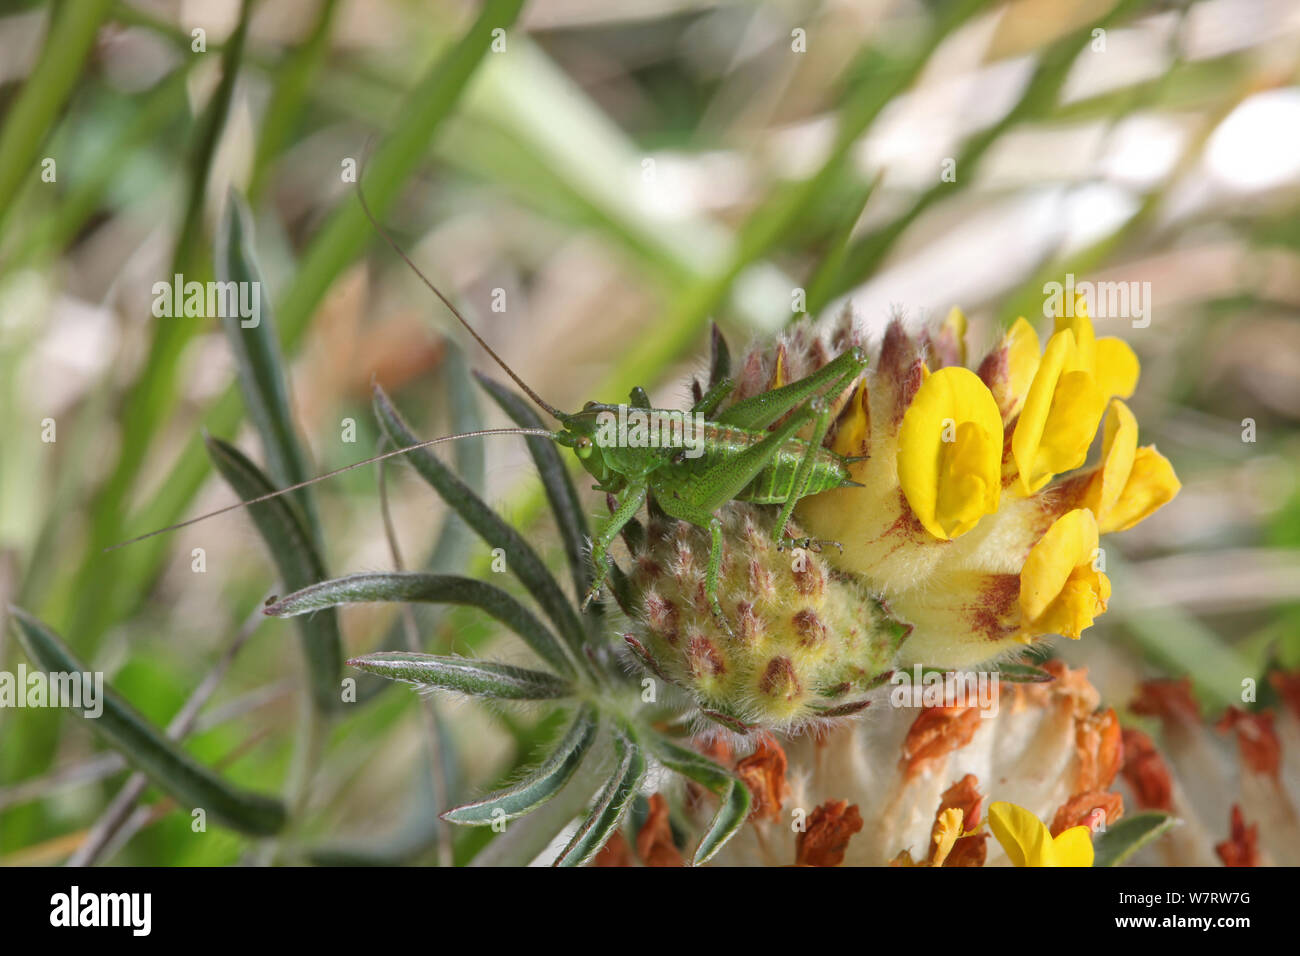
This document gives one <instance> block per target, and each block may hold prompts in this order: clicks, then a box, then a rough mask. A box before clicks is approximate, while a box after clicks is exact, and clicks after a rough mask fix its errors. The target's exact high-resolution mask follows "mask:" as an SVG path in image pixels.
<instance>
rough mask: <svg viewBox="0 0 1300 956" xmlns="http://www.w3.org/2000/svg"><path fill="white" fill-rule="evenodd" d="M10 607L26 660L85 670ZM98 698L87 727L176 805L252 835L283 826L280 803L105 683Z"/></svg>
mask: <svg viewBox="0 0 1300 956" xmlns="http://www.w3.org/2000/svg"><path fill="white" fill-rule="evenodd" d="M10 612H11V614H12V615H13V622H14V631H15V633H16V634H17V636H18V641H19V643H20V644H22V646H23V650H25V651H26V652H27V656H28V657H29V658H31V660H32V663H34V664H36V665H37V666H38V667H40V668H42V669H43V670H44V671H46V672H48V673H49V674H72V675H86V674H87V673H88V668H87V667H86V665H85V664H83V663H82V662H81V661H80V660H78V659H77V657H76V656H75V655H74V654H73V653H72V651H71V649H70V648H69V647H68V646H67V645H66V644H64V643H63V641H62V640H60V639H59V637H58V636H57V635H56V634H55V633H54V632H53V631H51V630H50V629H49V628H47V627H46V626H45V625H44V624H42V623H41V622H40V621H38V620H37V619H36V618H34V617H32V616H31V615H30V614H28V613H27V612H26V611H24V610H22V609H21V608H16V607H15V608H10ZM82 680H83V682H84V683H83V687H84V688H85V690H86V691H87V692H93V690H94V685H93V684H91V682H90V681H89V680H88V679H86V678H85V677H82ZM84 702H85V699H84V697H83V703H84ZM102 704H103V712H102V713H100V714H99V716H97V717H96V716H93V715H92V714H91V713H90V712H83V716H84V717H86V719H87V720H88V721H89V723H90V726H91V728H92V729H93V730H94V731H95V732H96V733H98V734H99V735H100V736H101V737H103V738H104V740H105V741H106V742H107V743H108V744H109V745H110V746H111V747H113V749H115V750H117V751H118V752H119V753H121V754H122V756H124V757H125V758H126V759H127V760H128V761H130V762H131V764H132V765H134V766H135V767H136V768H137V769H138V770H140V771H141V772H142V773H144V774H145V776H147V777H148V778H149V779H150V780H151V781H153V783H155V784H156V785H157V786H158V787H160V788H161V789H162V790H165V791H166V792H167V793H168V794H170V795H171V796H173V797H174V798H175V799H176V802H177V803H178V804H180V805H181V806H182V807H186V808H202V809H203V810H205V811H206V812H208V813H210V814H211V815H212V816H213V817H214V818H216V819H217V820H220V821H221V822H222V823H224V824H225V825H227V826H229V827H231V828H233V829H236V830H239V831H241V832H243V833H249V834H253V835H255V836H267V835H270V834H272V833H276V832H278V831H279V830H280V829H281V828H282V827H283V826H284V823H285V808H284V804H282V803H281V802H280V801H279V800H277V799H276V798H274V797H270V796H266V795H263V794H260V793H253V792H250V791H248V790H243V789H240V788H238V787H235V786H232V785H231V784H229V783H227V782H226V781H225V780H224V779H222V778H221V777H220V776H218V775H217V774H216V773H214V772H213V771H212V770H210V769H208V768H207V767H205V766H203V765H202V764H201V763H199V762H198V761H197V760H195V759H194V758H193V757H191V756H190V755H189V754H187V753H186V752H185V751H184V750H181V749H180V747H178V746H177V745H176V744H175V743H173V742H172V741H170V740H168V739H167V737H166V735H165V734H163V733H162V731H160V730H159V729H158V728H156V727H154V726H153V724H151V723H150V722H149V721H148V719H147V718H145V717H144V715H143V714H141V713H140V712H139V711H137V710H136V709H135V708H134V707H132V706H131V705H130V704H129V703H127V702H126V701H125V700H124V699H123V698H122V697H120V696H119V695H118V694H117V692H116V691H114V690H113V689H112V688H111V687H109V686H108V685H107V684H105V685H104V686H103V698H102Z"/></svg>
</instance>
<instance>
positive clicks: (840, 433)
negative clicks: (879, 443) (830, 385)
mask: <svg viewBox="0 0 1300 956" xmlns="http://www.w3.org/2000/svg"><path fill="white" fill-rule="evenodd" d="M870 438H871V399H870V396H869V393H868V392H867V380H866V378H865V377H864V378H863V379H862V381H860V382H858V387H857V389H856V390H855V391H854V393H853V398H851V399H849V405H848V408H846V409H845V410H844V412H843V415H842V417H841V418H840V422H839V428H838V429H837V430H836V432H835V440H834V441H833V442H832V443H831V449H832V450H833V451H834V452H835V453H836V454H837V455H843V456H845V457H851V456H855V455H865V454H866V453H867V443H868V441H869V440H870Z"/></svg>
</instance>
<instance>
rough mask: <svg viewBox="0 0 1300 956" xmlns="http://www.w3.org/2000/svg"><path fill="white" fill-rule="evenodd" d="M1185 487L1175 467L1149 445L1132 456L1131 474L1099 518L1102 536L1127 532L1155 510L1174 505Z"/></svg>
mask: <svg viewBox="0 0 1300 956" xmlns="http://www.w3.org/2000/svg"><path fill="white" fill-rule="evenodd" d="M1180 488H1182V484H1181V483H1179V481H1178V476H1177V475H1175V474H1174V466H1173V465H1171V464H1170V463H1169V459H1167V458H1166V457H1165V456H1164V455H1162V454H1160V452H1158V451H1156V450H1155V448H1154V447H1152V446H1150V445H1148V446H1147V447H1145V448H1139V449H1138V450H1137V451H1136V453H1135V454H1134V456H1133V467H1132V468H1131V469H1130V470H1129V474H1128V481H1127V482H1126V483H1125V485H1124V490H1123V492H1121V493H1120V495H1119V498H1118V500H1116V502H1115V504H1114V505H1113V506H1112V507H1110V508H1109V509H1107V510H1106V511H1105V512H1104V514H1103V516H1101V517H1099V518H1098V525H1099V527H1100V529H1101V530H1102V532H1104V533H1107V534H1109V533H1111V532H1114V531H1126V530H1127V529H1129V528H1131V527H1133V526H1134V525H1135V524H1137V523H1138V522H1139V521H1142V520H1143V519H1144V518H1146V517H1147V515H1149V514H1151V513H1152V512H1153V511H1155V510H1156V509H1158V508H1160V507H1162V506H1163V505H1165V504H1166V503H1167V502H1169V501H1172V500H1173V498H1174V496H1175V495H1176V494H1178V491H1179V489H1180Z"/></svg>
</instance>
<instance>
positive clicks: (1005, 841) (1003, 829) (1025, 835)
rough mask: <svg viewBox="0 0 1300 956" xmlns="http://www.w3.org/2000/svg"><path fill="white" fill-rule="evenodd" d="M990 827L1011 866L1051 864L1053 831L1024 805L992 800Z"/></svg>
mask: <svg viewBox="0 0 1300 956" xmlns="http://www.w3.org/2000/svg"><path fill="white" fill-rule="evenodd" d="M989 829H990V830H992V831H993V836H994V837H995V838H997V841H998V842H999V843H1000V844H1002V849H1004V850H1006V851H1007V856H1008V857H1010V858H1011V863H1012V864H1013V865H1014V866H1051V865H1052V862H1051V861H1052V858H1053V852H1052V848H1053V843H1052V834H1051V833H1050V832H1049V831H1048V829H1047V827H1045V826H1043V822H1042V821H1041V820H1039V819H1038V817H1036V816H1034V815H1033V814H1032V813H1030V812H1029V811H1028V810H1026V809H1025V808H1024V807H1018V806H1016V805H1015V804H1014V803H1004V802H1002V801H998V802H997V803H994V804H993V805H992V806H990V807H989Z"/></svg>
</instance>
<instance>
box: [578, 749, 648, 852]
mask: <svg viewBox="0 0 1300 956" xmlns="http://www.w3.org/2000/svg"><path fill="white" fill-rule="evenodd" d="M614 753H615V756H616V758H617V766H616V767H615V770H614V775H613V776H612V777H610V778H609V782H608V783H606V784H605V786H604V787H603V788H602V789H601V791H600V793H598V794H597V795H596V802H595V803H594V804H593V805H592V808H591V813H590V814H588V816H587V819H585V820H584V821H583V822H582V824H581V825H580V826H579V827H578V830H577V832H576V833H574V834H573V839H571V840H570V841H569V845H568V846H566V847H565V848H564V851H563V852H562V853H560V855H559V857H558V858H557V859H556V861H555V865H556V866H582V865H583V864H584V863H586V862H588V861H589V860H590V859H591V858H592V857H594V856H595V855H596V854H597V853H599V852H600V848H601V847H603V846H604V845H605V841H606V840H608V839H609V838H610V836H611V835H612V834H613V832H614V831H615V830H616V829H617V828H618V825H619V823H621V822H622V820H623V815H624V814H625V813H627V811H628V808H629V807H630V806H631V805H632V799H633V798H634V797H635V796H636V795H637V791H638V790H640V788H641V781H642V780H643V779H645V772H646V760H645V753H644V752H643V751H642V750H641V747H640V745H639V744H638V743H637V742H636V741H635V740H634V739H633V738H632V737H631V736H630V735H629V734H628V733H627V732H626V731H624V730H618V731H615V733H614Z"/></svg>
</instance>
